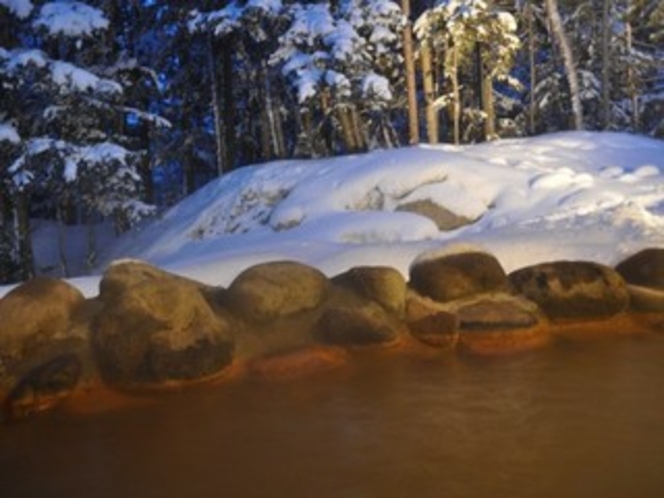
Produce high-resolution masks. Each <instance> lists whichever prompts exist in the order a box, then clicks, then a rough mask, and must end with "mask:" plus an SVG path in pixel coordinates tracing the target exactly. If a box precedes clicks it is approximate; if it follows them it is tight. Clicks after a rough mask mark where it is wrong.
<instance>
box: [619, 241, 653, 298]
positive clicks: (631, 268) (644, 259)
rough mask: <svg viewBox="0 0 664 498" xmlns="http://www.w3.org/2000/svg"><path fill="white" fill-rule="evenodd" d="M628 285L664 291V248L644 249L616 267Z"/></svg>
mask: <svg viewBox="0 0 664 498" xmlns="http://www.w3.org/2000/svg"><path fill="white" fill-rule="evenodd" d="M616 271H617V272H618V273H619V274H620V275H621V276H622V277H623V278H624V279H625V281H626V282H627V283H628V284H632V285H638V286H640V287H651V288H653V289H658V290H661V291H664V248H650V249H644V250H643V251H640V252H638V253H636V254H634V255H633V256H630V257H629V258H627V259H625V260H624V261H622V262H620V263H619V264H618V265H617V266H616Z"/></svg>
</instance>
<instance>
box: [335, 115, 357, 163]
mask: <svg viewBox="0 0 664 498" xmlns="http://www.w3.org/2000/svg"><path fill="white" fill-rule="evenodd" d="M337 116H338V117H339V124H340V125H341V134H342V136H343V140H344V144H345V146H346V150H347V151H348V152H357V151H358V150H359V149H360V146H359V144H358V142H357V136H356V133H355V130H354V129H353V128H354V125H353V116H352V115H351V110H350V108H349V107H347V106H339V107H338V108H337Z"/></svg>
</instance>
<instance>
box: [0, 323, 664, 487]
mask: <svg viewBox="0 0 664 498" xmlns="http://www.w3.org/2000/svg"><path fill="white" fill-rule="evenodd" d="M663 360H664V338H663V337H661V336H652V337H648V338H645V339H621V340H610V341H599V342H593V343H588V344H570V345H562V346H560V347H556V348H552V349H548V350H544V351H539V352H536V353H529V354H527V355H522V356H518V357H513V358H500V359H494V360H477V359H470V358H464V357H458V356H447V357H441V358H438V359H427V360H424V359H413V358H408V357H398V358H396V357H390V358H387V357H384V356H382V357H380V356H379V357H376V358H362V361H356V362H353V363H352V365H351V366H350V367H348V368H345V369H341V370H339V371H335V372H326V373H322V374H320V375H317V376H314V377H312V378H308V379H302V380H295V381H290V382H279V383H265V382H259V381H255V382H246V383H242V384H238V385H236V386H222V387H219V388H214V389H209V388H208V389H205V390H200V391H195V392H194V391H189V392H185V393H181V394H178V395H173V396H169V397H168V398H167V399H166V400H164V402H160V403H159V404H156V405H154V406H149V407H142V408H140V409H135V410H132V411H125V412H115V413H105V414H101V415H97V416H89V417H80V418H79V417H73V416H66V415H63V414H61V415H53V416H48V417H43V418H39V419H35V420H33V421H30V422H28V423H24V424H17V425H13V426H7V427H3V428H0V482H1V483H2V490H3V491H2V496H11V497H19V496H26V497H27V496H46V495H49V496H90V497H93V496H94V497H118V496H122V497H125V498H130V497H141V498H143V497H147V496H150V497H152V496H160V497H167V498H168V497H220V496H231V497H254V496H255V497H265V496H287V497H343V498H354V497H358V498H360V497H408V498H410V497H452V498H454V497H513V498H520V497H537V498H546V497H556V498H559V497H566V498H569V497H588V496H602V497H603V498H614V497H615V498H624V497H630V498H635V497H636V498H638V497H643V498H650V497H653V498H655V497H658V496H662V495H664V472H662V471H661V465H662V463H664V429H662V416H663V414H664V361H663Z"/></svg>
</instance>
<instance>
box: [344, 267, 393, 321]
mask: <svg viewBox="0 0 664 498" xmlns="http://www.w3.org/2000/svg"><path fill="white" fill-rule="evenodd" d="M332 283H334V284H335V285H340V286H343V287H346V288H349V289H351V290H353V291H355V292H356V293H358V294H360V295H361V296H363V297H365V298H367V299H369V300H371V301H373V302H375V303H378V304H379V305H381V306H382V307H383V308H384V309H385V310H386V311H388V312H390V313H393V314H395V315H397V316H403V314H404V310H405V303H406V280H405V279H404V278H403V275H401V273H400V272H399V271H397V270H396V269H394V268H391V267H388V266H358V267H355V268H351V269H350V270H348V271H347V272H345V273H342V274H340V275H337V276H336V277H334V278H333V279H332Z"/></svg>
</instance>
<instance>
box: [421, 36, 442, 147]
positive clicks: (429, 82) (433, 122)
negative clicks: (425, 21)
mask: <svg viewBox="0 0 664 498" xmlns="http://www.w3.org/2000/svg"><path fill="white" fill-rule="evenodd" d="M420 60H421V62H422V84H423V86H424V101H425V103H426V117H427V138H428V140H429V143H430V144H436V143H438V132H439V130H438V111H437V110H436V108H435V106H434V100H435V97H436V95H435V86H434V81H433V68H432V63H431V45H430V44H429V43H428V42H427V41H423V42H422V46H421V47H420Z"/></svg>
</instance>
